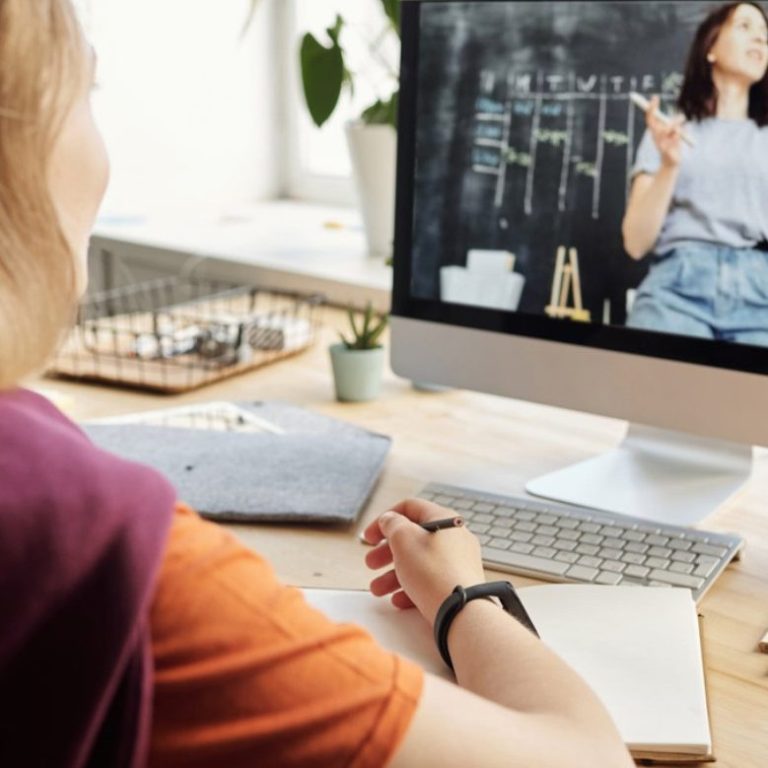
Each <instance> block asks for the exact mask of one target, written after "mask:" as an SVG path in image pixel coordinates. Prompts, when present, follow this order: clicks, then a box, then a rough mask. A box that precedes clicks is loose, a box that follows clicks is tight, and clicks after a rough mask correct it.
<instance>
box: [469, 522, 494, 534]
mask: <svg viewBox="0 0 768 768" xmlns="http://www.w3.org/2000/svg"><path fill="white" fill-rule="evenodd" d="M490 527H491V526H490V525H483V524H482V523H476V522H475V521H474V520H473V521H472V522H471V523H470V524H469V530H470V531H472V533H474V534H475V535H478V534H481V533H488V531H489V530H490Z"/></svg>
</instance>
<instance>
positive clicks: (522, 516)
mask: <svg viewBox="0 0 768 768" xmlns="http://www.w3.org/2000/svg"><path fill="white" fill-rule="evenodd" d="M515 519H516V520H525V521H526V522H530V521H531V520H535V519H536V514H535V513H534V512H528V511H527V510H525V509H518V510H517V511H516V512H515Z"/></svg>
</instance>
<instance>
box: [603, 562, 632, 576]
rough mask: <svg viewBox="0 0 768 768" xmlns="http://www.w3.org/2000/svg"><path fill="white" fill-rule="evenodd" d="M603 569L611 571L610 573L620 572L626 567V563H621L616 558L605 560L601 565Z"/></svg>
mask: <svg viewBox="0 0 768 768" xmlns="http://www.w3.org/2000/svg"><path fill="white" fill-rule="evenodd" d="M601 567H602V569H603V570H604V571H611V572H612V573H622V572H623V571H624V569H625V568H626V567H627V565H626V563H621V562H618V561H616V560H606V561H604V562H603V565H602V566H601Z"/></svg>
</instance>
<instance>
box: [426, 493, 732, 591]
mask: <svg viewBox="0 0 768 768" xmlns="http://www.w3.org/2000/svg"><path fill="white" fill-rule="evenodd" d="M418 495H419V497H420V498H422V499H426V500H427V501H433V502H435V503H436V504H441V505H442V506H445V507H448V508H450V509H452V510H454V511H455V512H456V513H457V514H460V515H461V516H462V517H463V518H464V519H465V521H466V523H467V525H468V527H469V529H470V530H471V531H472V532H473V533H474V534H476V535H477V537H478V539H479V540H480V543H481V545H482V548H483V562H484V564H485V565H486V566H487V567H488V568H493V569H496V570H501V571H508V572H510V573H518V574H522V575H525V576H533V577H535V578H538V579H544V580H546V581H564V582H586V583H591V584H610V585H615V584H638V585H642V586H660V587H664V586H667V587H668V586H673V587H688V588H689V589H690V590H691V591H692V593H693V596H694V599H696V600H699V598H701V597H702V596H703V595H704V593H705V592H706V591H707V589H709V587H710V586H711V585H712V583H713V582H714V580H715V579H716V578H717V577H718V576H719V575H720V574H721V573H722V571H723V570H724V569H725V567H726V566H727V565H728V563H729V562H731V560H733V559H734V558H736V557H737V556H738V554H739V552H740V550H741V549H742V547H743V545H744V541H743V539H741V538H740V537H738V536H733V535H727V534H722V533H712V532H710V531H703V530H699V529H693V528H683V527H680V526H676V525H667V524H665V523H661V522H654V521H650V520H645V519H642V518H638V517H629V516H627V515H619V514H614V513H611V512H603V511H599V510H593V509H587V508H585V507H576V506H570V505H566V504H559V503H555V502H551V503H550V502H547V501H543V500H542V501H539V500H534V499H528V498H515V497H511V496H498V495H495V494H490V493H482V492H480V491H474V490H469V489H467V488H456V487H454V486H450V485H441V484H435V483H432V484H430V485H428V486H427V487H426V488H424V489H423V491H422V492H421V493H419V494H418Z"/></svg>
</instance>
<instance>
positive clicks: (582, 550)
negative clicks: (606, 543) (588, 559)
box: [576, 544, 600, 556]
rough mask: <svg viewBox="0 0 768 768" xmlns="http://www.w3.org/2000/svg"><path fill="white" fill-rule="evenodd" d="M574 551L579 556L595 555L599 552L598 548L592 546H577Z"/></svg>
mask: <svg viewBox="0 0 768 768" xmlns="http://www.w3.org/2000/svg"><path fill="white" fill-rule="evenodd" d="M576 551H577V552H578V553H579V554H580V555H590V556H591V555H596V554H597V553H598V552H599V551H600V547H596V546H595V545H594V544H579V545H578V546H577V547H576Z"/></svg>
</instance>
